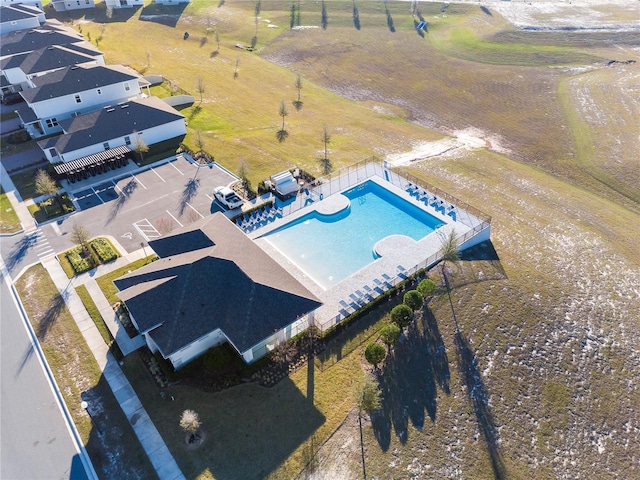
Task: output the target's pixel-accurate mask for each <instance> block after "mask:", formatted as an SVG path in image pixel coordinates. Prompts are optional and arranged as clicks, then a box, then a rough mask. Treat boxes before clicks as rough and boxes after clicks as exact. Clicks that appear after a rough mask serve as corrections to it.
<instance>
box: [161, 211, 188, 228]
mask: <svg viewBox="0 0 640 480" xmlns="http://www.w3.org/2000/svg"><path fill="white" fill-rule="evenodd" d="M165 212H167V213H168V214H169V216H170V217H171V218H173V219H174V220H175V221H176V223H177V224H178V225H180V226H181V227H184V225H183V224H182V223H180V220H178V219H177V218H176V217H174V216H173V215H171V212H170V211H169V210H165Z"/></svg>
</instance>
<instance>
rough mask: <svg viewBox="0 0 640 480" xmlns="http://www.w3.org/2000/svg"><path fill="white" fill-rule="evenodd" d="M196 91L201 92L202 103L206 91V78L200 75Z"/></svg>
mask: <svg viewBox="0 0 640 480" xmlns="http://www.w3.org/2000/svg"><path fill="white" fill-rule="evenodd" d="M196 91H197V92H198V93H199V94H200V103H202V95H203V94H204V91H205V86H204V80H203V79H202V77H198V83H197V84H196Z"/></svg>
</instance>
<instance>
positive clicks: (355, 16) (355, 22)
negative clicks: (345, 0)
mask: <svg viewBox="0 0 640 480" xmlns="http://www.w3.org/2000/svg"><path fill="white" fill-rule="evenodd" d="M353 26H354V27H356V30H360V28H362V27H361V25H360V12H359V11H358V7H356V1H355V0H353Z"/></svg>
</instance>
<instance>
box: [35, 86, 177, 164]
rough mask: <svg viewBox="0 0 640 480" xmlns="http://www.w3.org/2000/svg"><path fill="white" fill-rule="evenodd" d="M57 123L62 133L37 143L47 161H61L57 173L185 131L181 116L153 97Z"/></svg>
mask: <svg viewBox="0 0 640 480" xmlns="http://www.w3.org/2000/svg"><path fill="white" fill-rule="evenodd" d="M60 126H61V127H62V131H63V134H62V135H58V136H56V137H51V138H48V139H45V140H40V141H39V142H38V145H39V146H40V148H41V149H42V151H43V152H44V155H45V157H46V158H47V159H48V160H49V161H50V162H51V163H59V162H64V164H63V165H59V166H56V171H57V172H58V173H59V174H66V173H68V172H70V171H72V170H74V168H73V166H74V165H75V164H78V165H82V167H89V166H91V162H93V159H95V161H96V162H104V161H105V160H109V159H110V154H111V151H112V150H113V151H114V152H113V155H114V156H118V155H120V154H121V153H122V152H131V151H132V150H135V149H136V145H139V142H144V144H145V145H147V146H151V145H153V144H155V143H159V142H162V141H164V140H169V139H173V138H177V137H182V136H184V135H186V133H187V126H186V124H185V121H184V115H182V114H181V113H180V112H178V111H177V110H176V109H174V108H173V107H170V106H169V105H168V104H167V103H165V102H163V101H162V100H160V99H159V98H157V97H146V98H141V99H135V100H132V101H130V102H127V103H122V104H118V105H112V106H107V107H104V108H101V109H99V110H94V111H92V112H89V113H86V114H83V115H80V116H77V117H72V118H70V119H67V120H62V121H60ZM96 154H100V155H97V156H96ZM87 159H88V160H87ZM73 162H75V164H74V163H73ZM69 164H70V165H69ZM58 167H60V168H58Z"/></svg>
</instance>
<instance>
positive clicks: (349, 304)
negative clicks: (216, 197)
mask: <svg viewBox="0 0 640 480" xmlns="http://www.w3.org/2000/svg"><path fill="white" fill-rule="evenodd" d="M368 180H371V181H374V182H376V183H378V184H380V185H382V186H383V187H384V188H386V189H388V190H390V191H391V192H393V193H395V194H396V195H398V196H399V197H401V198H403V199H405V200H407V201H409V202H410V203H412V204H414V205H416V206H417V207H419V208H420V209H422V210H424V211H426V212H428V213H429V214H430V215H432V216H434V217H436V218H437V219H438V220H440V221H442V222H443V223H444V225H443V226H442V227H440V228H438V229H437V230H436V231H435V232H433V233H432V234H430V235H427V236H426V237H424V238H423V239H421V240H419V241H415V240H413V239H411V238H409V237H406V236H404V235H391V236H388V237H385V238H384V239H381V240H380V241H379V242H378V243H377V244H376V245H375V247H374V248H375V249H376V252H377V253H378V254H379V255H380V258H379V259H377V260H375V261H373V262H371V263H370V264H368V265H367V266H365V267H363V268H362V269H360V270H358V271H357V272H355V273H353V274H352V275H351V276H349V277H347V278H345V279H344V280H342V281H340V282H339V283H337V284H335V285H332V286H331V287H329V288H328V289H326V290H325V289H324V288H322V287H321V286H320V285H318V284H317V283H316V282H314V281H313V280H312V279H311V278H309V277H308V276H307V275H306V274H305V273H304V272H303V271H302V270H300V269H299V268H298V267H297V266H296V265H295V263H294V262H292V261H291V260H290V259H288V258H287V257H286V256H285V255H284V254H282V253H281V252H280V251H279V250H277V249H276V248H275V247H273V246H272V245H271V244H270V243H269V242H268V241H267V240H266V239H264V238H260V237H263V236H264V235H266V234H267V233H269V232H271V231H273V230H275V229H277V228H279V227H281V226H283V225H286V224H288V223H290V222H292V221H294V220H296V219H297V218H299V217H301V216H303V215H306V214H308V213H310V212H312V211H316V210H317V211H318V212H319V213H322V214H325V215H326V214H331V213H335V212H337V211H340V210H342V209H344V208H346V206H348V204H349V203H348V199H347V198H346V197H345V196H344V195H342V194H341V193H334V194H332V195H330V196H328V197H326V198H324V199H322V200H320V199H318V200H316V201H310V202H308V204H307V205H306V206H305V207H303V208H300V209H299V210H296V211H294V212H292V213H291V214H289V215H286V216H284V217H283V218H280V217H278V218H276V219H275V220H274V221H272V222H270V223H268V224H266V225H264V226H262V227H260V228H257V229H255V230H254V231H252V232H250V233H248V236H249V237H250V238H252V239H253V240H254V241H255V242H256V244H257V245H259V246H260V247H261V248H262V249H263V250H264V251H265V252H267V253H268V254H269V255H270V256H271V257H272V258H273V259H274V260H276V261H277V262H278V263H279V264H281V265H282V266H284V267H285V268H286V269H287V271H289V272H290V273H291V274H292V275H293V276H294V277H295V278H296V279H297V280H298V281H299V282H300V283H302V284H303V285H304V286H305V287H307V288H308V289H309V290H310V291H311V292H312V293H313V294H315V295H316V296H317V297H318V298H319V299H320V300H321V301H322V302H323V305H322V306H321V307H320V308H318V309H317V310H316V311H315V314H314V323H315V324H316V325H317V326H320V327H321V329H322V330H326V329H327V328H329V327H330V326H332V325H334V324H336V323H338V322H340V320H342V319H343V318H345V317H346V316H348V315H349V314H351V313H353V312H354V311H356V310H358V309H360V308H361V307H362V306H364V305H366V304H367V303H369V302H370V301H371V300H372V299H373V298H375V297H376V296H378V295H380V294H382V293H383V292H384V291H386V290H388V289H390V288H391V287H392V286H393V285H395V284H397V283H398V282H400V281H402V280H403V279H404V278H406V276H407V275H410V274H412V273H414V272H415V271H416V268H417V267H418V266H420V265H423V266H424V262H425V260H426V259H428V258H429V257H431V256H433V255H435V254H437V253H438V251H439V250H440V248H441V246H442V240H441V238H442V237H445V236H447V235H448V234H449V233H450V232H451V231H452V230H453V229H455V231H456V233H457V234H464V233H466V232H468V231H469V230H471V229H472V228H471V227H470V226H468V225H466V224H465V223H469V222H465V223H461V222H459V221H456V220H454V218H453V216H451V215H446V214H444V213H443V212H444V211H446V208H445V207H444V206H443V205H441V204H440V203H439V202H434V203H433V204H429V203H428V202H425V201H424V199H422V200H421V197H420V195H416V194H414V193H413V192H411V191H409V190H403V189H401V188H399V187H397V186H396V185H394V184H391V183H389V182H387V181H385V180H384V179H382V178H380V177H379V176H373V177H371V178H369V179H368ZM349 188H351V187H347V188H345V189H344V190H348V189H349ZM345 201H346V202H345ZM460 213H462V214H464V213H465V212H460ZM460 213H458V214H460Z"/></svg>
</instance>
